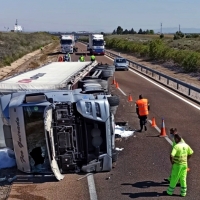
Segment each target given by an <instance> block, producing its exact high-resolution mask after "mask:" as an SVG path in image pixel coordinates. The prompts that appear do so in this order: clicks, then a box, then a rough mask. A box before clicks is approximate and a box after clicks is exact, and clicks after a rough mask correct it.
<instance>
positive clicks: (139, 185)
mask: <svg viewBox="0 0 200 200" xmlns="http://www.w3.org/2000/svg"><path fill="white" fill-rule="evenodd" d="M121 185H131V186H132V187H137V188H149V187H158V186H168V185H169V183H167V182H161V183H157V182H154V181H142V182H137V183H133V184H131V183H122V184H121Z"/></svg>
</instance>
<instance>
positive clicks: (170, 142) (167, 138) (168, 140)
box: [148, 120, 173, 145]
mask: <svg viewBox="0 0 200 200" xmlns="http://www.w3.org/2000/svg"><path fill="white" fill-rule="evenodd" d="M148 121H149V123H150V124H152V121H151V120H148ZM154 128H155V129H156V130H157V131H158V133H160V132H161V130H160V129H159V128H158V127H157V126H155V127H154ZM164 138H165V139H166V140H167V142H169V144H171V145H172V144H173V142H172V141H171V140H170V139H169V137H168V136H166V137H164Z"/></svg>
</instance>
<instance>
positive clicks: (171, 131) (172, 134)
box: [164, 128, 185, 183]
mask: <svg viewBox="0 0 200 200" xmlns="http://www.w3.org/2000/svg"><path fill="white" fill-rule="evenodd" d="M169 133H170V137H171V138H173V140H172V142H173V143H172V149H173V148H174V146H175V145H176V142H175V140H174V135H175V134H178V131H177V128H171V129H170V132H169ZM181 142H185V141H184V140H183V138H181ZM170 179H171V176H169V177H168V178H165V179H164V181H166V182H168V183H170Z"/></svg>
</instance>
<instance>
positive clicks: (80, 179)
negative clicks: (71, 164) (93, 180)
mask: <svg viewBox="0 0 200 200" xmlns="http://www.w3.org/2000/svg"><path fill="white" fill-rule="evenodd" d="M89 175H91V173H88V174H86V175H85V176H82V177H81V178H78V179H77V181H80V180H81V179H83V178H86V177H87V176H89Z"/></svg>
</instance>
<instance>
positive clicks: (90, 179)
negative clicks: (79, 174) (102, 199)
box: [87, 174, 97, 200]
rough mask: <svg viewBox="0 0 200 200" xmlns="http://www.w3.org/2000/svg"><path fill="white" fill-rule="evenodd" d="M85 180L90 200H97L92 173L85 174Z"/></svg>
mask: <svg viewBox="0 0 200 200" xmlns="http://www.w3.org/2000/svg"><path fill="white" fill-rule="evenodd" d="M87 181H88V188H89V193H90V200H97V193H96V188H95V183H94V177H93V174H90V175H88V176H87Z"/></svg>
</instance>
